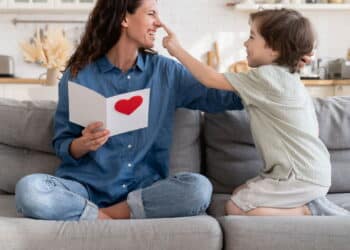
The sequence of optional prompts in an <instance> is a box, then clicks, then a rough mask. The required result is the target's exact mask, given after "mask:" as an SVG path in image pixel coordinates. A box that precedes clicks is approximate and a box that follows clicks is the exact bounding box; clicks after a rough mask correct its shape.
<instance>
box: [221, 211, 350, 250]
mask: <svg viewBox="0 0 350 250" xmlns="http://www.w3.org/2000/svg"><path fill="white" fill-rule="evenodd" d="M219 222H220V224H221V227H222V230H223V234H224V235H225V238H224V246H225V249H226V250H247V249H259V250H277V249H283V250H330V249H334V250H335V249H336V250H348V249H349V246H350V237H349V231H350V217H341V216H323V217H320V216H294V217H290V216H289V217H282V216H225V217H221V218H220V219H219Z"/></svg>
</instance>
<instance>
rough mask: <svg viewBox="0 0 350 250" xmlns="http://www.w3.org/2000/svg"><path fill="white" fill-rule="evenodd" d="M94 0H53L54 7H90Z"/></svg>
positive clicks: (92, 5)
mask: <svg viewBox="0 0 350 250" xmlns="http://www.w3.org/2000/svg"><path fill="white" fill-rule="evenodd" d="M95 3H96V0H55V7H57V8H68V9H71V8H73V9H92V8H93V7H94V5H95Z"/></svg>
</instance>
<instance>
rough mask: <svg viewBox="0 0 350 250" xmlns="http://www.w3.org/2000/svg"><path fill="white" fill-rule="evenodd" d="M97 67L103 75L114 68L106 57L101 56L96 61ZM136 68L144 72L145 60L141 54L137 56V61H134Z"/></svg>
mask: <svg viewBox="0 0 350 250" xmlns="http://www.w3.org/2000/svg"><path fill="white" fill-rule="evenodd" d="M97 65H98V67H99V68H100V70H101V71H102V72H103V73H106V72H108V71H110V70H112V69H113V68H116V67H115V66H114V65H113V64H112V63H111V62H110V61H109V60H108V58H107V55H104V56H102V57H101V58H100V59H98V60H97ZM136 67H137V68H138V69H139V70H141V71H144V69H145V58H144V55H143V53H139V54H138V55H137V59H136Z"/></svg>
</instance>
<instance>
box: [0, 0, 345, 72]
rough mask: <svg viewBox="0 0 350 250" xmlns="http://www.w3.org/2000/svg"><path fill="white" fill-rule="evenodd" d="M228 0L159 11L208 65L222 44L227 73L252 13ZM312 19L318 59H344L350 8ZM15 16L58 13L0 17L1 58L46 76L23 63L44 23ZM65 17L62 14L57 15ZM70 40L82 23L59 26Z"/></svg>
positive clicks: (240, 51) (166, 3)
mask: <svg viewBox="0 0 350 250" xmlns="http://www.w3.org/2000/svg"><path fill="white" fill-rule="evenodd" d="M227 2H228V1H227V0H195V1H188V0H177V1H174V0H161V1H159V10H160V14H161V18H162V20H163V21H164V22H165V23H166V24H168V26H169V27H171V28H172V29H173V30H174V32H175V33H176V34H177V36H178V38H179V39H180V41H181V42H182V44H183V46H184V47H185V48H186V49H188V50H190V52H191V53H192V54H193V55H194V56H196V57H197V58H200V59H202V60H203V61H205V57H206V52H207V51H209V50H212V47H213V44H214V42H215V41H216V42H217V43H218V47H219V52H220V59H221V64H220V67H219V70H220V71H225V70H226V69H227V68H228V66H229V65H231V64H232V63H233V62H235V61H239V60H242V59H244V58H245V49H244V47H243V42H244V41H245V39H246V38H247V36H248V31H249V26H248V12H244V11H237V10H234V9H233V8H231V7H227V6H226V3H227ZM302 12H303V14H305V15H306V16H307V17H309V18H310V20H311V21H312V23H313V24H314V26H315V28H316V32H317V34H318V40H319V43H318V48H317V56H318V57H322V58H338V57H343V58H345V57H346V55H347V51H348V48H350V31H349V26H348V25H347V24H348V23H350V10H344V11H339V10H338V11H326V10H317V11H312V10H308V11H302ZM14 18H24V19H36V18H38V19H39V18H40V19H45V18H47V19H57V18H55V16H54V15H47V16H45V15H43V14H41V13H39V14H32V15H15V14H4V13H1V14H0V30H1V33H2V35H1V37H2V38H1V40H0V54H4V55H10V56H12V57H13V58H14V59H15V75H16V76H17V77H30V78H36V77H38V76H39V75H40V74H42V73H44V72H45V69H44V68H41V67H39V66H36V65H34V64H28V63H26V62H24V61H23V56H22V53H21V51H20V49H19V42H20V41H23V40H27V39H29V38H30V37H32V35H33V34H34V32H35V30H36V28H37V27H44V26H45V24H30V23H19V24H17V25H14V24H13V23H12V20H13V19H14ZM58 18H61V19H62V15H60V16H58ZM63 18H64V19H76V20H85V19H86V18H87V16H86V15H83V14H79V15H72V14H69V15H67V16H64V17H63ZM58 26H59V27H62V28H64V30H65V31H66V33H67V35H68V37H69V38H70V39H71V40H72V41H73V42H74V41H77V40H79V38H80V35H81V32H82V31H83V29H84V25H83V24H64V25H62V24H60V25H58ZM163 36H164V31H160V32H158V37H157V42H156V49H157V50H158V51H159V52H160V53H161V54H165V55H168V54H167V53H166V52H165V50H164V49H163V48H162V46H161V42H162V39H161V38H162V37H163Z"/></svg>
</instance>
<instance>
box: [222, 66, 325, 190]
mask: <svg viewBox="0 0 350 250" xmlns="http://www.w3.org/2000/svg"><path fill="white" fill-rule="evenodd" d="M225 77H226V78H227V79H228V81H229V82H230V83H231V84H232V86H233V87H234V88H235V89H236V90H237V92H238V94H239V95H240V96H241V98H242V101H243V104H244V106H245V108H246V110H247V112H248V114H249V117H250V126H251V130H252V134H253V138H254V142H255V145H256V147H257V149H258V151H259V152H260V153H261V155H262V157H263V160H264V163H265V166H264V169H263V171H262V175H263V176H265V177H268V178H273V179H281V180H283V179H287V178H288V176H289V175H290V173H291V171H293V172H294V174H295V176H296V178H297V179H299V180H304V181H308V182H311V183H315V184H318V185H322V186H327V187H328V186H330V184H331V164H330V156H329V153H328V150H327V148H326V146H325V145H324V144H323V142H322V141H321V140H320V139H319V136H318V122H317V117H316V113H315V109H314V106H313V102H312V98H311V97H310V96H309V94H308V92H307V90H306V88H305V87H304V85H303V84H302V82H301V81H300V77H299V75H298V74H291V73H290V72H289V71H288V68H285V67H281V66H276V65H265V66H261V67H258V68H256V69H253V70H251V71H249V72H248V73H237V74H234V73H226V74H225Z"/></svg>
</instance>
